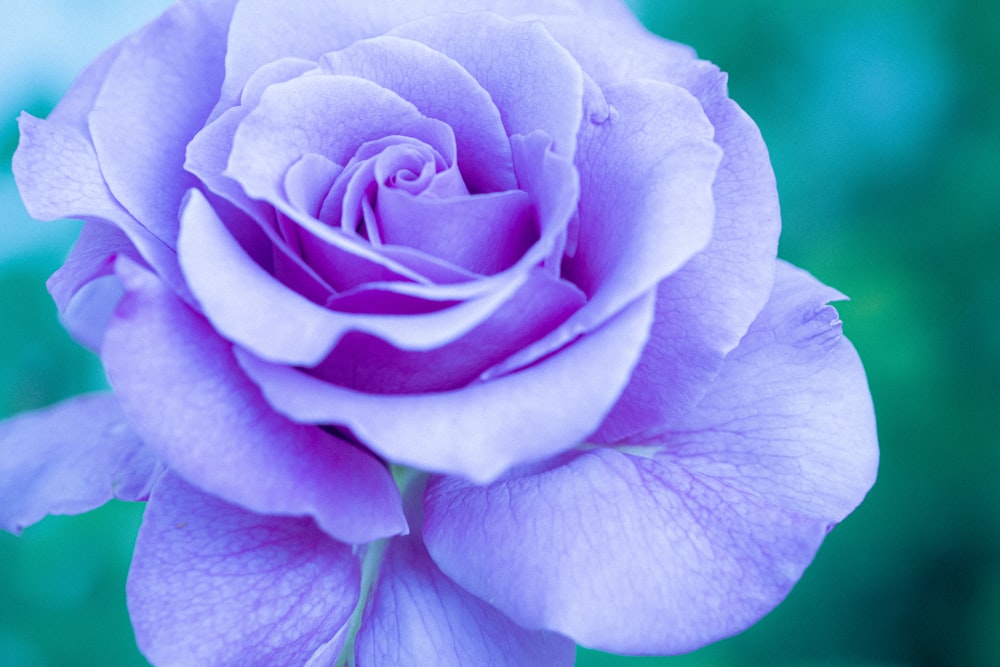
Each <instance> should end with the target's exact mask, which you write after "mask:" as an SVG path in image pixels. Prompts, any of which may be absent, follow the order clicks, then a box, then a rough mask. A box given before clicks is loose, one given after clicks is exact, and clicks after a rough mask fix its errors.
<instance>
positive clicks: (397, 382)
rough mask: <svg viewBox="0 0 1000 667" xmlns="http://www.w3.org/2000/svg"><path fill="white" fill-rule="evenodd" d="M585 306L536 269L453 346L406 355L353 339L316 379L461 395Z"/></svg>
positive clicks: (380, 389) (374, 341)
mask: <svg viewBox="0 0 1000 667" xmlns="http://www.w3.org/2000/svg"><path fill="white" fill-rule="evenodd" d="M377 296H378V295H369V296H368V298H367V299H365V303H366V305H370V304H371V303H372V302H377V301H378V299H377ZM583 302H584V297H583V294H582V293H580V291H579V290H578V289H576V287H574V286H573V285H572V284H570V283H568V282H566V281H564V280H556V279H554V278H552V277H551V276H550V275H549V274H548V273H546V272H545V271H542V270H541V269H536V270H535V271H533V272H532V273H531V275H530V277H529V278H528V280H526V281H525V282H524V285H523V286H522V287H521V288H520V289H519V290H518V291H517V293H516V294H514V295H513V296H512V297H511V298H510V299H509V300H508V301H507V302H506V303H504V304H502V305H500V306H499V307H498V308H497V309H496V311H494V312H493V313H492V314H491V316H490V317H489V318H488V319H486V320H485V321H484V322H483V323H482V324H480V325H478V326H477V327H475V328H474V329H472V330H471V331H469V332H468V333H466V334H465V335H463V336H461V337H460V338H457V339H456V340H455V341H453V342H450V343H446V344H444V345H441V346H440V347H436V348H433V349H430V350H426V351H414V350H401V349H399V348H396V347H393V346H392V345H389V344H388V343H386V342H385V341H383V340H380V339H378V338H375V337H373V336H369V335H366V334H361V333H348V334H347V335H346V336H344V337H343V338H342V339H341V340H340V342H339V343H338V345H337V347H336V348H334V350H333V351H332V352H331V353H330V356H329V357H327V358H326V359H325V360H323V362H322V363H321V364H319V365H318V366H316V367H315V368H314V369H312V371H311V372H310V374H311V375H313V376H314V377H318V378H321V379H323V380H326V381H328V382H333V383H334V384H338V385H340V386H342V387H346V388H348V389H355V390H357V391H363V392H370V393H377V394H383V393H384V394H412V393H422V392H440V391H445V390H450V389H456V388H458V387H462V386H465V385H467V384H469V383H470V382H473V381H474V380H475V379H476V378H477V377H478V376H479V375H480V374H481V373H483V372H484V371H485V370H487V369H488V368H490V367H491V366H493V365H495V364H497V363H499V362H500V361H502V360H503V359H505V358H507V357H509V356H510V355H511V354H513V353H515V352H517V351H518V350H520V349H522V348H523V347H524V346H526V345H529V344H530V343H532V342H533V341H535V340H537V339H539V338H541V337H542V336H544V335H545V334H546V333H548V332H549V331H551V330H552V329H554V328H555V327H556V326H558V325H559V324H560V323H561V322H562V321H563V320H565V319H566V318H567V317H569V316H570V314H572V313H573V312H574V311H576V310H577V309H578V308H579V307H580V306H581V305H582V304H583ZM338 303H343V302H342V301H339V302H338ZM394 305H395V304H394Z"/></svg>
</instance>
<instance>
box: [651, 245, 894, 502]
mask: <svg viewBox="0 0 1000 667" xmlns="http://www.w3.org/2000/svg"><path fill="white" fill-rule="evenodd" d="M842 298H843V296H842V295H841V294H840V293H838V292H837V291H836V290H834V289H832V288H829V287H826V286H824V285H822V284H820V283H819V282H817V281H816V279H815V278H813V277H812V276H810V275H809V274H807V273H806V272H805V271H802V270H801V269H797V268H795V267H793V266H790V265H789V264H786V263H784V262H779V263H778V272H777V278H776V281H775V287H774V291H773V292H772V293H771V300H770V301H769V302H768V304H767V307H766V308H765V310H764V312H763V313H761V316H760V317H759V318H758V319H757V321H755V322H754V324H753V326H752V327H751V328H750V331H749V333H747V335H746V337H745V338H744V339H743V340H742V341H741V342H740V345H739V347H737V348H736V349H735V350H734V351H733V352H732V353H731V354H730V355H729V357H727V359H726V363H725V365H724V366H723V369H722V373H721V374H720V375H719V378H718V380H717V381H716V382H715V384H714V385H713V386H712V389H711V390H710V391H709V392H708V394H707V395H706V396H705V398H704V399H702V401H701V402H700V403H699V404H698V408H697V409H696V410H693V411H691V412H690V413H689V414H687V415H685V416H684V417H682V418H680V419H678V420H677V421H675V422H673V423H671V424H670V425H669V426H668V429H669V430H668V432H667V433H665V434H663V435H660V436H656V437H654V438H653V439H652V440H651V442H652V443H659V442H662V443H664V445H665V446H666V450H665V451H666V452H668V453H669V454H670V455H671V456H674V457H676V458H678V459H679V460H682V461H683V462H684V465H685V466H686V467H687V468H688V469H690V470H692V471H696V472H698V473H702V474H706V475H711V476H712V477H714V478H716V479H719V480H723V481H725V483H726V484H728V485H730V486H733V487H736V488H743V489H746V490H747V491H748V492H752V493H755V494H757V495H760V496H762V497H764V498H766V499H768V500H769V501H770V502H773V503H776V504H779V505H781V506H782V507H787V508H790V509H793V510H795V511H796V512H802V513H805V514H809V515H812V516H819V517H824V518H826V519H829V520H831V521H840V520H841V519H843V518H844V517H845V516H846V515H847V514H848V513H850V512H851V510H853V509H854V508H855V507H856V506H857V505H858V503H860V502H861V499H862V498H863V497H864V495H865V493H866V492H867V491H868V489H869V488H870V487H871V485H872V484H873V483H874V481H875V473H876V471H877V468H878V447H877V444H876V441H877V433H876V430H875V416H874V411H873V409H872V403H871V396H870V394H869V392H868V384H867V381H866V380H865V372H864V369H863V368H862V366H861V361H860V360H859V359H858V356H857V353H856V352H855V351H854V348H853V347H852V346H851V344H850V343H849V342H848V341H847V339H845V338H844V337H843V335H842V334H841V322H840V320H839V319H838V317H837V311H836V310H835V309H834V308H833V307H832V306H827V305H824V304H826V303H827V302H828V301H831V300H837V299H842Z"/></svg>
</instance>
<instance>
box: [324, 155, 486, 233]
mask: <svg viewBox="0 0 1000 667" xmlns="http://www.w3.org/2000/svg"><path fill="white" fill-rule="evenodd" d="M468 193H469V191H468V189H467V188H466V186H465V183H464V182H463V180H462V177H461V174H460V173H459V171H458V168H457V167H456V166H455V164H454V160H453V159H452V160H448V159H446V158H445V157H444V156H443V155H442V154H441V151H439V150H438V149H436V148H434V147H433V146H431V145H429V144H427V143H425V142H424V141H421V140H419V139H415V138H412V137H401V136H391V137H385V138H382V139H379V140H377V141H371V142H367V143H365V144H363V145H362V146H361V147H360V148H359V149H358V151H357V153H356V154H355V155H354V157H353V158H352V159H351V161H350V162H349V163H348V164H347V166H346V167H345V168H344V170H343V171H342V172H341V173H340V174H339V175H338V176H337V178H336V180H335V181H334V183H333V185H332V186H331V187H330V191H329V193H328V194H327V196H326V198H325V199H324V201H323V205H322V207H321V209H320V220H322V221H324V222H326V223H328V224H331V225H335V226H339V227H340V228H341V229H343V230H344V231H345V232H348V233H356V234H359V235H360V236H362V237H364V238H366V239H367V240H368V241H369V242H370V243H372V244H373V245H382V244H383V243H391V242H392V241H391V239H390V238H388V237H391V236H392V234H391V229H392V228H393V227H396V226H398V225H399V224H405V225H412V224H417V225H419V224H420V223H421V220H420V219H419V216H407V215H406V211H407V209H408V208H411V207H407V206H406V205H405V200H407V199H412V198H419V197H433V198H437V199H446V198H449V197H457V196H463V195H467V194H468ZM401 199H402V200H403V201H400V200H401ZM400 204H403V205H402V206H400ZM401 215H402V216H404V217H405V218H406V219H404V220H400V219H399V217H400V216H401Z"/></svg>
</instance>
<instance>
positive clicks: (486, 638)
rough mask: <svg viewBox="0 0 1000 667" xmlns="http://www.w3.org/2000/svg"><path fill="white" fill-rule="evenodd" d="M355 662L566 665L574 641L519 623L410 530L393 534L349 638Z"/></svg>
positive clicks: (439, 666) (445, 666) (363, 666)
mask: <svg viewBox="0 0 1000 667" xmlns="http://www.w3.org/2000/svg"><path fill="white" fill-rule="evenodd" d="M355 654H356V659H357V663H356V664H357V666H358V667H386V666H389V665H428V664H433V665H435V667H465V666H467V665H492V666H494V667H502V666H504V665H509V666H510V667H532V666H537V667H562V666H564V667H570V666H571V665H572V664H573V660H574V657H575V656H574V654H575V646H574V645H573V642H571V641H570V640H568V639H566V638H564V637H560V636H558V635H555V634H552V633H549V632H544V631H537V630H536V631H532V630H525V629H524V628H522V627H520V626H519V625H517V624H515V623H514V622H513V621H511V620H510V619H509V618H507V617H506V616H504V615H503V614H502V613H500V612H499V611H497V610H496V609H495V608H493V607H491V606H490V605H488V604H487V603H485V602H483V601H482V600H480V599H479V598H477V597H475V596H473V595H471V594H470V593H468V592H467V591H464V590H462V589H461V588H460V587H459V586H458V585H456V584H455V582H453V581H452V580H451V579H449V578H448V577H446V576H444V574H442V573H441V571H440V570H439V569H438V568H437V566H436V565H434V562H433V561H432V560H431V559H430V556H428V555H427V551H426V549H425V548H424V546H423V545H422V544H421V543H420V541H419V538H418V537H417V536H416V535H410V536H407V537H405V538H397V539H394V540H392V542H391V544H390V545H389V547H388V551H387V553H386V555H385V560H383V562H382V567H381V569H380V570H379V574H378V582H377V583H376V584H375V589H374V592H373V594H372V597H371V598H369V601H368V604H367V607H366V609H365V615H364V619H363V621H362V623H361V630H360V632H359V633H358V637H357V642H356V644H355Z"/></svg>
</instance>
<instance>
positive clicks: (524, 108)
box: [392, 14, 583, 157]
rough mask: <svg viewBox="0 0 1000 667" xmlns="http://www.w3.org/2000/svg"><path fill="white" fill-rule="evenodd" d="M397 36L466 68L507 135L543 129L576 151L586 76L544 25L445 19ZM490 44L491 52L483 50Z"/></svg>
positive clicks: (566, 150) (562, 150) (404, 28)
mask: <svg viewBox="0 0 1000 667" xmlns="http://www.w3.org/2000/svg"><path fill="white" fill-rule="evenodd" d="M392 34H394V35H397V36H401V37H406V38H409V39H413V40H416V41H420V42H423V43H424V44H427V45H428V46H430V47H431V48H433V49H435V50H438V51H440V52H442V53H444V54H445V55H447V56H448V57H449V58H452V59H453V60H455V61H456V62H458V63H459V64H460V65H462V67H464V68H465V69H466V70H467V71H468V72H469V73H470V74H471V75H472V76H473V78H475V79H476V81H477V82H479V84H480V85H481V86H482V87H483V88H484V89H486V91H487V92H488V93H489V94H490V97H492V98H493V101H494V103H495V104H496V107H497V109H499V111H500V117H501V118H502V119H503V123H504V127H506V128H507V134H509V135H515V134H530V133H531V132H535V131H539V130H540V131H542V132H544V133H545V134H547V135H548V136H549V137H551V138H552V142H553V150H554V151H555V152H556V153H557V154H559V155H564V156H570V157H572V156H573V154H574V153H575V152H576V133H577V130H578V128H579V127H580V120H581V118H582V116H583V73H582V71H581V70H580V66H579V64H577V62H576V61H575V60H574V59H573V57H572V56H571V55H570V54H569V53H568V52H567V51H566V49H565V48H564V47H563V46H562V45H560V44H559V43H558V42H556V41H555V40H554V39H553V38H552V35H550V34H549V33H548V31H547V30H545V27H544V26H543V25H542V24H541V23H539V22H531V23H522V22H516V21H509V20H507V19H504V18H501V17H500V16H496V15H493V14H477V15H475V16H460V15H456V14H441V15H437V16H431V17H429V18H426V19H422V20H417V21H414V22H412V23H407V24H405V25H401V26H400V27H399V28H397V29H395V30H393V32H392ZM487 43H488V44H489V45H490V48H488V49H484V48H483V44H487ZM540 100H544V104H540V103H539V101H540Z"/></svg>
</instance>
